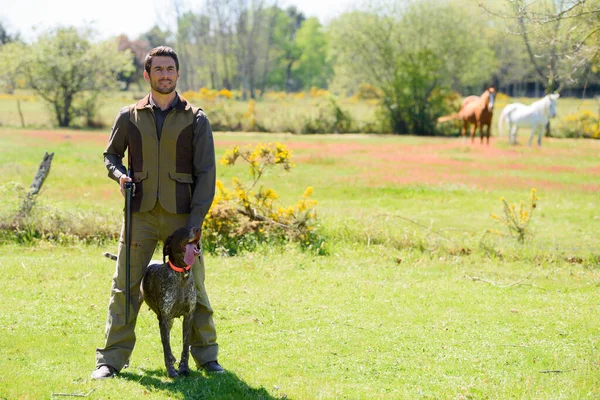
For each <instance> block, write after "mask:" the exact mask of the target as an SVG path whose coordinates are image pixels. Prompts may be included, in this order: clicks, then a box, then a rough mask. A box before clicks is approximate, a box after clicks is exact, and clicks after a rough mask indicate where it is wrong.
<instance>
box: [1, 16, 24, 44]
mask: <svg viewBox="0 0 600 400" xmlns="http://www.w3.org/2000/svg"><path fill="white" fill-rule="evenodd" d="M20 40H21V38H20V35H19V34H18V33H15V34H14V35H11V34H10V33H9V32H8V29H6V27H5V26H4V24H3V23H2V21H0V46H1V45H3V44H6V43H10V42H18V41H20Z"/></svg>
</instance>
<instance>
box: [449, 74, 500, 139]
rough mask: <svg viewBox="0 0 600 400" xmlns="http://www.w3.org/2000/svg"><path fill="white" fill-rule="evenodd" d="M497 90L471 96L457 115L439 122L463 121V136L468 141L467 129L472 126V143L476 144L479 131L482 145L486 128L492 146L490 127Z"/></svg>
mask: <svg viewBox="0 0 600 400" xmlns="http://www.w3.org/2000/svg"><path fill="white" fill-rule="evenodd" d="M495 97H496V89H495V88H494V87H492V86H490V87H489V88H487V89H486V91H485V92H483V94H482V95H481V96H479V97H478V96H469V97H467V98H465V99H464V100H463V103H462V106H461V107H460V110H459V111H458V112H457V113H456V114H452V115H447V116H444V117H440V118H438V119H437V122H446V121H451V120H456V119H461V120H462V121H463V127H462V129H461V136H462V137H463V138H465V139H466V134H467V128H468V127H469V124H471V142H472V143H473V142H475V132H476V131H477V129H479V135H480V136H481V143H483V127H484V126H486V133H485V136H486V138H487V144H490V127H491V125H492V117H493V115H494V99H495Z"/></svg>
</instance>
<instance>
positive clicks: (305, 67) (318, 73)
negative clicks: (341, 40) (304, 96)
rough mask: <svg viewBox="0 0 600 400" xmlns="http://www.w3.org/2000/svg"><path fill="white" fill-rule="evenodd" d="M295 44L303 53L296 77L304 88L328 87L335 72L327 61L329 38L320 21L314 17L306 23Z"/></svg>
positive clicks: (299, 31) (299, 30)
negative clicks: (328, 82)
mask: <svg viewBox="0 0 600 400" xmlns="http://www.w3.org/2000/svg"><path fill="white" fill-rule="evenodd" d="M295 42H296V46H297V47H298V48H299V49H300V53H301V55H300V58H299V60H298V66H297V67H296V69H295V75H296V76H297V78H298V80H299V81H300V83H301V85H302V87H303V88H304V89H309V88H311V87H313V86H316V87H327V81H328V80H329V79H330V78H331V76H332V74H333V70H332V68H331V65H330V64H329V62H328V60H327V36H326V35H325V33H324V32H323V27H322V26H321V23H320V22H319V20H318V19H317V18H314V17H313V18H309V19H307V20H306V21H304V22H303V23H302V26H301V27H300V29H298V32H297V33H296V40H295Z"/></svg>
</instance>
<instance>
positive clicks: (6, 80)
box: [0, 42, 27, 93]
mask: <svg viewBox="0 0 600 400" xmlns="http://www.w3.org/2000/svg"><path fill="white" fill-rule="evenodd" d="M26 48H27V47H26V45H25V44H23V43H20V42H9V43H5V44H3V45H1V46H0V90H3V91H4V92H6V93H13V92H14V91H15V89H16V88H17V87H18V86H19V82H18V81H19V78H20V77H21V76H22V71H23V58H24V57H25V54H26Z"/></svg>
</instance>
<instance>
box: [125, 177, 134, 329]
mask: <svg viewBox="0 0 600 400" xmlns="http://www.w3.org/2000/svg"><path fill="white" fill-rule="evenodd" d="M132 188H133V182H125V323H126V324H129V307H130V306H131V299H130V298H129V289H130V288H129V287H130V286H131V276H130V275H131V254H130V249H131V192H132Z"/></svg>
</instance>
